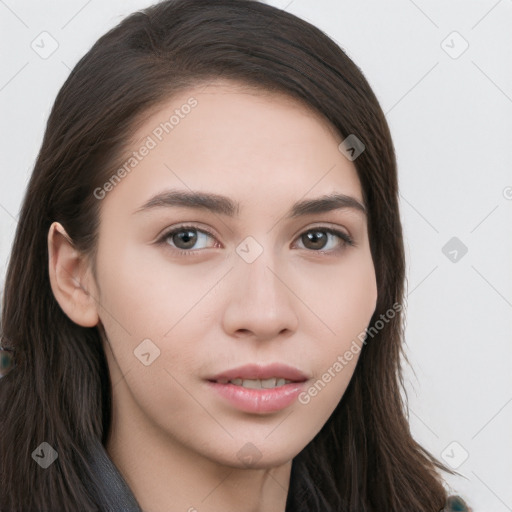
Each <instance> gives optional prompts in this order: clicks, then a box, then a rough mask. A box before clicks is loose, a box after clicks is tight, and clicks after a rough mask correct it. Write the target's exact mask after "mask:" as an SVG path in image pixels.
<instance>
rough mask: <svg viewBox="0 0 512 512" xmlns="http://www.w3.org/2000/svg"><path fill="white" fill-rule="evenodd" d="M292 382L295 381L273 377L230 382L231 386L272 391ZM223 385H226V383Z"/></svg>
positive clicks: (232, 380)
mask: <svg viewBox="0 0 512 512" xmlns="http://www.w3.org/2000/svg"><path fill="white" fill-rule="evenodd" d="M219 382H221V381H219ZM290 382H293V381H291V380H287V379H281V378H277V377H272V378H270V379H231V380H230V381H229V383H230V384H234V385H235V386H242V387H244V388H250V389H272V388H277V387H280V386H284V385H285V384H290ZM222 383H223V384H226V383H225V382H222Z"/></svg>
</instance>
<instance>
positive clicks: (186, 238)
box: [173, 229, 197, 249]
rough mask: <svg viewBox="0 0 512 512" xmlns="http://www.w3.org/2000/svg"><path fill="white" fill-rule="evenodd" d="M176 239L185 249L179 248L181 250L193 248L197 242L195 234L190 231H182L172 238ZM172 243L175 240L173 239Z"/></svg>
mask: <svg viewBox="0 0 512 512" xmlns="http://www.w3.org/2000/svg"><path fill="white" fill-rule="evenodd" d="M176 237H177V238H178V239H179V240H180V241H182V242H184V243H185V245H187V244H188V245H187V246H186V247H181V249H190V247H193V246H194V245H195V243H196V241H197V233H195V231H194V230H192V229H182V230H181V231H179V232H178V233H176V234H175V235H174V237H173V238H176ZM173 242H175V240H174V239H173Z"/></svg>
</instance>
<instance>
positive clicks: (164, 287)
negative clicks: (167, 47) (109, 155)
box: [95, 82, 377, 467]
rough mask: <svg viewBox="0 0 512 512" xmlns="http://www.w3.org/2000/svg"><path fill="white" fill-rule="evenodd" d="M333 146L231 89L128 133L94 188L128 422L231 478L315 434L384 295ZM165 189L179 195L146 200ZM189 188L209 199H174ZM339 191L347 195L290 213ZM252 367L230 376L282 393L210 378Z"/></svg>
mask: <svg viewBox="0 0 512 512" xmlns="http://www.w3.org/2000/svg"><path fill="white" fill-rule="evenodd" d="M173 116H174V117H173ZM166 122H167V125H166V124H165V123H166ZM341 141H342V138H341V137H339V136H338V135H337V134H336V133H335V132H334V130H333V129H332V128H331V126H330V125H329V124H328V123H327V122H326V121H325V120H324V119H323V118H321V117H319V116H318V115H317V114H315V113H313V112H311V111H310V110H308V109H307V108H306V107H304V106H302V105H301V104H299V103H296V102H295V101H294V100H292V99H290V98H288V97H285V96H281V95H278V94H276V93H272V94H270V93H263V92H261V91H259V92H258V91H255V90H252V89H251V90H250V89H248V88H242V87H240V86H237V85H236V84H233V83H227V82H217V83H212V84H210V85H208V86H203V87H200V88H199V87H198V88H197V89H190V90H188V91H186V92H184V93H181V94H179V95H177V96H174V97H173V98H172V99H171V100H169V101H168V103H166V104H164V105H163V106H162V107H161V108H160V109H158V111H157V112H156V113H153V114H152V115H151V116H150V117H149V118H147V119H146V120H145V121H144V124H143V125H140V126H139V128H138V130H137V132H136V134H135V137H134V139H133V144H132V148H131V150H132V151H135V152H136V155H135V156H134V158H133V160H131V161H129V160H128V157H127V165H126V166H125V172H123V171H119V172H118V173H117V177H116V178H113V179H111V180H110V181H109V182H107V184H106V186H105V187H103V189H102V190H101V191H99V190H97V196H98V197H99V199H98V200H99V201H101V218H100V221H101V223H100V229H99V241H98V253H97V259H96V269H97V270H96V282H95V287H96V288H95V294H96V297H97V299H98V304H100V305H98V314H99V317H100V319H101V323H102V324H103V327H104V329H105V334H106V337H107V338H108V339H107V340H106V341H105V351H106V354H107V357H108V362H109V367H110V371H111V375H112V382H113V386H114V388H113V394H114V395H113V400H114V404H115V410H116V411H117V413H118V414H119V415H120V417H121V418H123V419H124V422H125V423H124V425H128V428H133V429H141V431H142V429H149V428H151V429H152V431H153V432H155V433H156V434H157V436H159V437H158V438H159V439H161V440H163V442H166V443H170V445H173V446H176V447H177V448H179V449H180V450H185V451H186V452H190V453H193V454H194V455H195V456H200V457H206V458H208V459H209V460H211V461H216V462H218V463H219V464H225V465H229V466H235V467H244V466H245V465H246V464H247V461H248V457H249V459H250V460H251V463H252V465H253V466H254V467H268V466H274V465H278V464H281V463H283V462H285V461H289V460H291V459H292V458H293V457H294V456H295V455H297V453H299V452H300V451H301V450H302V449H303V448H304V447H305V446H306V445H307V444H308V442H309V441H311V439H312V438H313V437H314V436H315V435H316V434H317V433H318V431H319V430H320V429H321V428H322V426H323V425H324V424H325V422H326V421H327V419H328V418H329V416H330V415H331V413H332V412H333V410H334V408H335V407H336V405H337V404H338V402H339V401H340V399H341V398H342V396H343V393H344V391H345V389H346V387H347V385H348V383H349V381H350V378H351V377H352V374H353V372H354V369H355V366H356V363H357V360H358V357H359V351H357V350H355V349H354V346H355V344H354V340H355V341H356V342H357V345H358V346H361V342H360V341H359V340H358V335H360V333H361V332H362V331H364V330H365V328H366V327H367V325H368V323H369V321H370V318H371V316H372V314H373V312H374V310H375V305H376V300H377V289H376V280H375V272H374V266H373V262H372V257H371V253H370V246H369V240H368V233H367V218H366V216H365V213H364V211H362V210H361V209H359V208H357V207H356V206H354V205H356V203H357V202H359V203H361V204H362V202H363V199H362V192H361V187H360V183H359V180H358V176H357V173H356V169H355V167H354V164H353V163H352V162H351V161H349V160H348V159H347V158H345V156H344V155H343V154H342V153H341V152H340V151H339V149H338V145H339V143H340V142H341ZM143 146H145V147H146V150H144V149H142V147H143ZM132 156H133V155H132ZM119 178H120V179H119ZM169 192H180V193H182V195H181V196H176V195H174V196H172V195H168V196H165V195H163V196H160V200H158V201H157V200H154V201H151V200H152V198H154V197H155V196H158V195H161V194H165V193H169ZM198 193H201V194H212V195H214V196H215V197H214V198H213V199H214V200H211V198H210V199H204V198H203V200H202V201H197V200H196V203H195V206H194V205H193V204H191V203H190V201H188V202H187V201H186V200H185V199H184V197H185V194H187V195H192V194H198ZM334 194H337V195H339V196H340V197H342V198H343V196H347V197H348V198H349V199H347V197H345V201H344V202H339V203H336V205H335V208H334V209H332V208H331V209H325V208H324V210H325V211H319V209H318V208H317V209H316V211H313V210H314V209H313V208H306V207H303V208H297V207H295V209H294V205H296V203H298V202H303V201H311V200H316V199H318V198H320V197H322V196H330V195H334ZM221 196H222V198H221ZM180 197H181V198H180ZM148 202H149V203H150V204H149V205H147V206H146V207H144V205H146V203H148ZM325 204H326V203H324V205H325ZM330 204H331V206H332V204H333V203H330ZM340 206H341V207H340ZM292 213H295V215H292ZM347 351H349V352H351V353H352V358H351V359H349V358H348V357H344V355H345V354H346V353H347ZM341 360H343V363H342V362H341ZM245 365H255V366H256V367H257V368H254V367H253V368H252V369H245V370H236V371H235V372H234V373H232V374H229V375H228V377H231V378H232V379H233V378H237V377H240V378H243V377H246V379H253V378H254V377H256V376H258V375H259V376H260V377H262V378H263V377H265V380H264V381H263V386H272V385H275V384H277V385H278V387H276V388H275V389H259V390H258V389H247V388H246V387H245V386H259V382H260V381H249V382H245V383H244V386H240V385H239V384H240V382H239V381H235V383H234V384H233V383H231V384H222V378H220V377H219V378H218V379H215V377H216V376H219V375H221V374H225V373H226V372H228V371H229V370H232V369H237V368H239V367H242V366H245ZM269 365H276V366H274V367H271V368H266V367H268V366H269ZM257 369H263V370H265V369H266V370H268V372H267V373H266V374H265V373H261V374H258V373H254V372H255V370H257ZM292 370H294V372H295V373H293V371H292ZM289 372H292V373H289ZM266 377H268V378H271V377H278V378H286V380H291V381H293V382H291V383H286V384H285V385H284V386H279V384H283V382H282V381H281V382H277V383H275V384H274V383H273V382H272V381H270V380H267V379H266ZM215 380H216V381H217V382H216V383H215V382H212V381H215ZM121 381H123V385H120V382H121ZM315 384H316V386H315Z"/></svg>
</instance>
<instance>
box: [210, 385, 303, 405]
mask: <svg viewBox="0 0 512 512" xmlns="http://www.w3.org/2000/svg"><path fill="white" fill-rule="evenodd" d="M207 384H208V385H209V386H210V388H211V389H212V390H213V391H216V392H217V393H219V395H221V396H222V397H224V398H225V399H227V400H228V401H229V402H230V403H231V404H232V405H234V406H235V407H236V408H237V409H240V410H241V411H244V412H252V413H265V412H275V411H280V410H281V409H285V408H286V407H288V406H289V405H291V404H292V403H293V402H294V401H295V400H296V398H297V396H298V395H299V394H300V392H301V391H302V390H303V388H304V386H305V384H306V381H304V382H293V383H290V384H285V385H284V386H279V387H277V388H271V389H252V388H244V387H243V386H235V385H234V384H221V383H219V382H212V381H208V382H207Z"/></svg>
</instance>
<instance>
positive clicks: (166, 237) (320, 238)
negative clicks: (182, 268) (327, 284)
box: [157, 225, 355, 256]
mask: <svg viewBox="0 0 512 512" xmlns="http://www.w3.org/2000/svg"><path fill="white" fill-rule="evenodd" d="M208 238H212V239H215V236H214V235H213V234H212V233H210V232H209V231H207V230H205V229H199V228H198V227H197V226H194V225H188V226H179V227H177V228H174V229H172V230H170V231H167V232H166V233H164V234H163V235H162V236H161V237H160V239H159V240H158V241H157V243H158V244H166V245H170V246H171V249H175V250H176V252H177V253H178V254H179V255H181V256H187V255H192V254H193V253H199V252H201V251H200V249H205V248H207V247H199V248H197V247H196V248H195V249H194V250H191V249H192V248H193V247H194V246H195V245H196V244H197V243H198V242H203V243H206V242H207V241H208ZM335 238H338V239H339V240H341V243H340V242H338V243H337V244H336V242H334V247H328V248H325V246H326V244H327V243H328V242H329V241H331V244H330V245H333V243H332V239H335ZM298 240H300V241H301V242H302V243H303V245H304V246H305V249H311V250H312V251H313V252H319V253H325V252H328V253H329V252H336V251H339V250H341V249H343V247H345V246H346V245H349V246H354V245H355V243H354V241H353V240H352V238H351V237H350V235H349V234H348V233H345V232H343V231H340V230H338V229H334V228H330V227H327V226H319V227H314V228H311V229H308V230H307V231H304V232H303V233H302V234H301V235H299V237H298ZM212 247H213V246H212Z"/></svg>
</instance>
